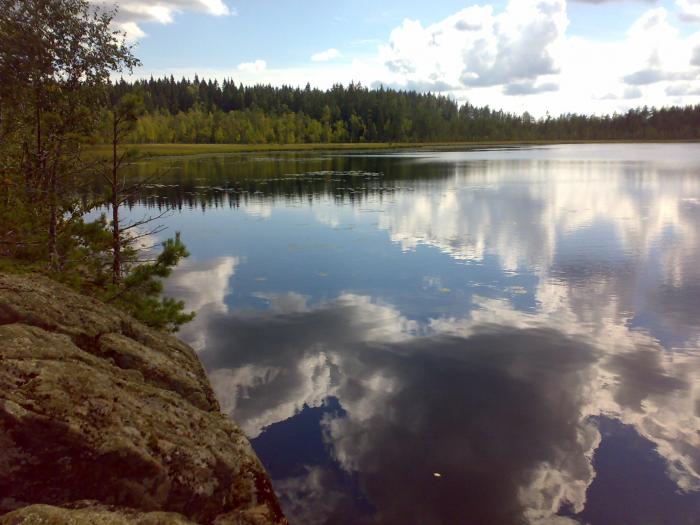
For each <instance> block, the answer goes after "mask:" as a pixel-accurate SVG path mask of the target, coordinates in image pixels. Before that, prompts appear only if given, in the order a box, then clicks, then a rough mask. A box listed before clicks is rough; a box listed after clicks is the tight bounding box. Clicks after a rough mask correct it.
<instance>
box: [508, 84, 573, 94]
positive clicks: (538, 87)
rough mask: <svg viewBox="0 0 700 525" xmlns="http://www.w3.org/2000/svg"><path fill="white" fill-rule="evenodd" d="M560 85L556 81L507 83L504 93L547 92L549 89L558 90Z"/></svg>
mask: <svg viewBox="0 0 700 525" xmlns="http://www.w3.org/2000/svg"><path fill="white" fill-rule="evenodd" d="M558 89H559V85H558V84H556V83H555V82H543V83H542V84H535V83H533V82H518V83H513V84H507V85H506V86H505V87H504V88H503V93H505V94H506V95H536V94H537V93H547V92H548V91H557V90H558Z"/></svg>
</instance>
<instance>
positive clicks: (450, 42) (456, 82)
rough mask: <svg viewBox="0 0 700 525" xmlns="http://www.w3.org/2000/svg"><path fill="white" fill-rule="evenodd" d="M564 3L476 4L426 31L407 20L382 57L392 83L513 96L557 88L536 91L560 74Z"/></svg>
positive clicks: (382, 50) (383, 49) (560, 0)
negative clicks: (494, 90) (499, 89)
mask: <svg viewBox="0 0 700 525" xmlns="http://www.w3.org/2000/svg"><path fill="white" fill-rule="evenodd" d="M565 7H566V6H565V2H564V1H563V0H545V1H535V0H524V1H522V0H521V1H517V2H516V1H511V2H510V3H509V4H508V5H507V6H506V8H505V9H504V10H503V11H501V12H499V13H496V12H494V9H493V7H491V6H472V7H469V8H466V9H463V10H462V11H460V12H458V13H456V14H454V15H452V16H450V17H448V18H446V19H444V20H442V21H440V22H437V23H435V24H431V25H429V26H426V27H424V26H423V25H422V24H421V23H420V22H419V21H416V20H404V22H403V23H402V24H401V26H399V27H397V28H396V29H394V30H393V31H392V32H391V34H390V36H389V42H388V44H386V45H384V46H381V47H380V58H381V60H382V61H383V64H384V65H385V67H386V69H387V70H388V72H389V74H390V77H391V78H392V80H391V81H390V82H389V83H394V84H399V85H405V86H408V85H411V84H413V85H415V84H420V85H423V86H430V85H432V86H435V87H438V86H439V87H448V86H453V87H459V86H461V87H463V88H464V87H470V86H480V87H488V86H499V85H500V86H507V85H509V84H513V86H512V87H510V88H506V92H507V93H508V94H531V93H535V92H544V91H548V90H552V89H553V85H552V84H551V83H543V84H540V85H539V86H540V87H539V89H538V87H535V81H536V80H537V79H538V78H539V77H540V76H542V75H550V74H554V73H556V72H557V71H558V64H557V62H558V60H557V47H558V46H560V44H561V42H562V38H563V35H564V31H565V29H566V26H567V24H568V19H567V17H566V9H565Z"/></svg>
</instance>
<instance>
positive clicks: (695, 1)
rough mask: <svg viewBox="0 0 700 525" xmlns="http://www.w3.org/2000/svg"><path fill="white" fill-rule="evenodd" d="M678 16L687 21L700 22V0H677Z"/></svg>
mask: <svg viewBox="0 0 700 525" xmlns="http://www.w3.org/2000/svg"><path fill="white" fill-rule="evenodd" d="M676 6H678V11H679V13H678V16H679V17H680V19H681V20H683V21H685V22H700V0H676Z"/></svg>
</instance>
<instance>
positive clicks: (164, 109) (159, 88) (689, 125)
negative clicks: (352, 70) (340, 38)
mask: <svg viewBox="0 0 700 525" xmlns="http://www.w3.org/2000/svg"><path fill="white" fill-rule="evenodd" d="M128 93H137V94H139V95H140V96H141V97H142V98H143V100H144V104H145V108H146V114H145V115H143V116H142V117H141V118H140V119H139V122H138V124H137V126H136V129H135V131H134V133H133V136H132V140H133V141H134V142H137V143H216V144H266V143H267V144H298V143H341V142H451V141H481V140H492V141H500V140H505V141H507V140H625V139H628V140H635V139H639V140H653V139H667V140H669V139H699V138H700V105H696V106H685V107H678V106H673V107H664V108H658V109H657V108H649V107H646V106H645V107H643V108H639V109H632V110H629V111H628V112H626V113H622V114H614V115H606V116H595V115H580V114H565V115H560V116H557V117H550V116H547V117H545V118H540V119H535V118H533V117H532V116H531V115H529V114H528V113H524V114H522V115H518V114H514V113H508V112H504V111H501V110H496V109H492V108H490V107H488V106H485V107H477V106H474V105H472V104H469V103H466V104H463V105H459V104H458V103H457V102H456V101H454V100H453V99H450V98H448V97H445V96H442V95H438V94H432V93H416V92H413V91H397V90H392V89H384V88H379V89H368V88H366V87H364V86H361V85H360V84H354V83H353V84H350V85H348V86H343V85H340V84H337V85H334V86H333V87H332V88H331V89H328V90H320V89H315V88H311V87H310V86H308V85H307V86H306V88H304V89H301V88H294V87H289V86H283V87H273V86H267V85H256V86H244V85H241V84H236V83H235V82H233V81H230V80H225V81H224V82H223V83H219V82H218V81H211V80H206V81H205V80H200V79H199V78H197V77H195V79H194V80H189V79H182V80H175V79H174V78H173V77H172V76H171V77H170V78H161V79H153V78H151V79H149V80H138V81H135V82H132V83H130V82H126V81H123V80H122V81H120V82H117V83H116V84H114V85H113V86H112V98H113V99H118V98H119V97H121V96H123V95H124V94H128Z"/></svg>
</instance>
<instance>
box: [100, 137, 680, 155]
mask: <svg viewBox="0 0 700 525" xmlns="http://www.w3.org/2000/svg"><path fill="white" fill-rule="evenodd" d="M636 142H640V141H632V140H615V141H613V140H606V141H591V140H579V141H577V140H566V141H551V140H541V141H491V142H439V143H426V142H415V143H414V142H370V143H345V144H327V143H323V144H128V145H125V146H123V147H122V148H121V149H128V150H133V151H135V152H136V153H137V154H138V156H139V157H145V158H152V157H171V156H183V155H214V154H227V153H255V152H266V151H269V152H277V151H280V152H294V151H300V152H303V151H381V150H384V151H388V150H401V149H414V150H415V149H422V150H460V149H475V148H487V147H509V146H537V145H540V146H544V145H554V144H624V143H636ZM646 142H694V141H646ZM90 152H91V153H92V154H94V155H97V156H108V155H110V154H111V146H108V145H99V146H93V147H92V148H90Z"/></svg>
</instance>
